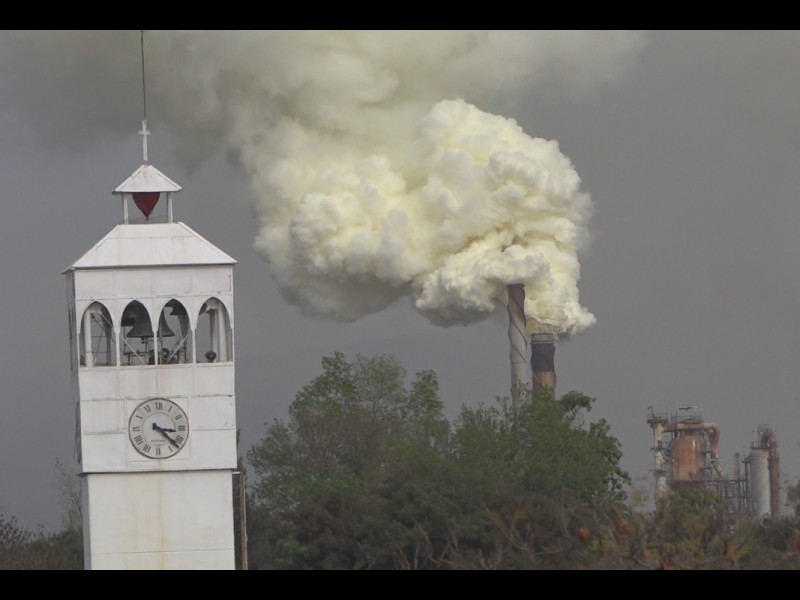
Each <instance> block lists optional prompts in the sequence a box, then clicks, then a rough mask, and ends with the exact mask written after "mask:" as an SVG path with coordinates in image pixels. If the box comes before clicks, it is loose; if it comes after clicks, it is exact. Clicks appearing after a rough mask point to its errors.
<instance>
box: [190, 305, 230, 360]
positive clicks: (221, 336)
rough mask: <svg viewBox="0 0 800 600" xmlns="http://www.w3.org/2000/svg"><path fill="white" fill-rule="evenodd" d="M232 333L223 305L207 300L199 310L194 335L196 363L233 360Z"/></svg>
mask: <svg viewBox="0 0 800 600" xmlns="http://www.w3.org/2000/svg"><path fill="white" fill-rule="evenodd" d="M232 337H233V332H232V331H231V324H230V319H229V317H228V311H227V310H226V309H225V305H224V304H222V302H220V301H219V300H218V299H216V298H209V299H208V300H206V301H205V303H204V304H203V306H202V307H201V308H200V316H199V318H198V319H197V330H196V334H195V341H196V344H195V347H196V348H197V361H198V362H229V361H231V360H233V344H232V339H231V338H232Z"/></svg>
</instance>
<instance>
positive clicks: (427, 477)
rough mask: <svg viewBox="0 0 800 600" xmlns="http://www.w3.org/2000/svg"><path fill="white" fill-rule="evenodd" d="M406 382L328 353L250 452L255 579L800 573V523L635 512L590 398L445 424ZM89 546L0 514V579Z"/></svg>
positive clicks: (423, 391)
mask: <svg viewBox="0 0 800 600" xmlns="http://www.w3.org/2000/svg"><path fill="white" fill-rule="evenodd" d="M408 379H409V378H408V377H407V373H406V371H405V370H404V369H403V367H402V366H401V365H400V363H399V362H398V361H397V359H395V358H394V357H391V356H385V355H379V356H374V357H365V356H360V355H359V356H358V357H357V358H356V360H354V361H352V362H350V361H348V360H346V359H345V357H344V355H342V354H340V353H336V354H335V355H334V356H332V357H327V358H324V359H323V361H322V374H321V375H319V376H318V377H316V378H315V379H314V380H313V381H312V382H311V383H310V384H309V385H307V386H306V387H304V388H303V389H302V390H300V392H299V393H298V394H297V396H296V398H295V401H294V402H293V403H292V405H291V407H290V409H289V415H288V419H286V420H285V421H284V420H275V421H273V422H272V423H270V424H268V426H267V430H266V435H265V437H264V438H263V439H262V440H261V441H260V442H259V443H258V444H257V445H255V446H253V447H252V448H250V449H249V450H247V452H246V458H247V463H248V464H249V466H250V468H251V472H252V473H254V475H255V477H254V478H253V480H252V481H251V482H250V485H249V486H248V493H247V505H248V506H247V519H246V523H247V541H248V543H247V546H248V552H247V559H248V567H249V568H250V569H317V570H319V569H348V570H350V569H573V570H574V569H619V570H621V569H781V568H785V569H796V568H800V520H798V518H797V517H785V518H782V519H774V520H765V521H750V522H744V523H738V524H735V526H733V525H734V524H732V523H731V522H730V519H729V517H728V515H726V512H725V507H724V504H723V503H722V502H721V500H720V499H719V498H718V497H717V496H715V495H714V494H712V493H710V492H708V491H706V490H703V489H685V490H678V491H675V492H673V493H671V494H670V495H669V496H667V497H666V498H665V499H664V500H663V501H661V502H659V504H658V505H657V506H656V508H655V510H654V511H652V512H644V511H641V510H638V509H637V507H636V506H634V504H633V503H632V502H631V501H630V498H629V497H628V492H629V490H630V480H629V477H628V475H627V474H626V473H625V472H624V471H623V470H621V469H620V466H619V461H620V458H621V450H620V445H619V442H618V440H617V439H616V438H614V437H613V436H612V435H611V434H610V427H609V425H608V423H607V422H606V421H605V420H603V419H600V420H597V421H591V420H590V419H589V418H588V413H589V412H590V411H591V407H592V404H593V402H594V400H593V399H592V398H589V397H588V396H585V395H583V394H580V393H576V392H570V393H567V394H565V395H563V396H561V397H554V396H553V395H552V394H551V393H548V392H547V391H543V392H539V393H536V394H534V393H532V392H531V391H530V390H526V389H524V388H521V389H520V390H518V392H519V393H515V394H514V400H513V401H512V400H511V399H509V398H499V399H497V400H496V401H495V402H493V403H491V404H481V405H479V406H478V407H476V408H470V407H467V406H465V407H464V408H462V410H461V413H460V415H459V416H458V418H457V419H456V420H455V421H454V422H453V423H452V424H451V423H449V422H448V421H447V420H446V419H445V418H444V416H443V407H442V403H441V400H440V399H439V389H438V382H437V379H436V375H435V373H433V372H432V371H423V372H420V373H417V374H416V375H415V377H414V378H413V379H411V381H410V382H409V381H408ZM240 466H241V465H240ZM796 492H797V490H795V491H794V496H793V495H791V494H790V498H793V499H794V500H796V501H798V502H800V499H798V497H800V494H798V493H796ZM72 499H73V500H74V498H72ZM235 506H236V507H237V515H238V514H239V512H238V501H237V504H236V505H235ZM237 533H238V532H237ZM81 544H82V542H81V536H80V528H79V524H76V523H75V521H74V519H69V520H68V526H67V527H65V530H64V532H62V533H60V534H56V535H45V534H42V533H39V534H33V533H30V532H28V531H26V530H24V529H22V528H20V527H18V526H17V524H16V522H15V521H14V520H13V519H11V520H7V519H4V518H3V517H2V516H0V568H5V569H57V568H65V569H69V568H72V569H76V568H77V569H79V568H81V567H82V547H81ZM240 564H241V552H239V548H238V547H237V565H240Z"/></svg>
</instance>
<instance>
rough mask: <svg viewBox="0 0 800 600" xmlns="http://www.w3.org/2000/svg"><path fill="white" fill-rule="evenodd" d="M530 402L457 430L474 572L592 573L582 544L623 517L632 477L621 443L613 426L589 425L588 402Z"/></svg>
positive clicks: (531, 398) (470, 414) (542, 396)
mask: <svg viewBox="0 0 800 600" xmlns="http://www.w3.org/2000/svg"><path fill="white" fill-rule="evenodd" d="M522 398H523V400H522V401H520V402H512V401H510V400H509V399H508V398H498V399H497V402H496V403H495V404H494V405H493V406H488V407H487V406H483V405H481V406H479V407H478V408H477V409H472V408H468V407H466V408H464V409H462V412H461V416H460V418H459V421H458V422H457V423H456V425H455V433H454V436H453V444H452V453H451V457H450V464H451V465H452V469H453V470H454V471H456V472H457V473H458V477H457V479H456V480H457V481H458V482H459V486H460V488H461V489H460V491H459V493H458V494H457V497H458V498H460V499H461V500H462V506H461V509H462V511H463V512H462V516H463V519H462V520H461V522H460V523H457V525H456V527H457V531H458V537H459V541H460V548H462V549H464V548H470V552H465V553H463V556H462V558H463V560H465V561H466V562H465V566H467V567H474V568H478V567H483V568H485V567H492V568H576V567H579V566H586V562H587V561H588V560H589V559H588V557H584V556H582V553H583V551H584V548H585V546H584V544H583V542H582V540H581V538H582V537H583V536H585V535H587V533H586V532H591V531H595V535H597V532H598V531H599V530H600V529H601V528H603V527H608V526H609V524H610V523H611V522H612V520H613V517H614V515H616V514H619V513H620V511H622V510H623V500H624V493H623V487H624V485H625V484H626V483H627V482H628V480H629V478H628V475H627V474H626V473H625V472H624V471H622V470H621V469H620V467H619V459H620V458H621V456H622V453H621V450H620V446H619V442H618V441H617V440H616V439H615V438H614V437H612V436H611V435H610V434H609V426H608V424H607V423H606V422H605V421H604V420H600V421H598V422H595V423H586V422H585V413H586V412H588V411H589V410H590V409H591V405H592V403H593V402H594V400H593V399H592V398H589V397H588V396H585V395H583V394H580V393H577V392H570V393H568V394H566V395H564V396H562V397H561V398H559V399H555V398H553V396H552V394H551V393H549V391H548V390H541V391H539V392H538V393H532V392H531V391H530V390H527V393H526V395H524V396H522ZM489 557H491V558H489Z"/></svg>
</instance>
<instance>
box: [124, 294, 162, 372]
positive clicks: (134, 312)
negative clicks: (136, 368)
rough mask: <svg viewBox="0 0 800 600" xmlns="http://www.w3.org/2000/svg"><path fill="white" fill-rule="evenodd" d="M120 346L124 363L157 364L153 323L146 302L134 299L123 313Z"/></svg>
mask: <svg viewBox="0 0 800 600" xmlns="http://www.w3.org/2000/svg"><path fill="white" fill-rule="evenodd" d="M120 325H121V329H122V331H121V335H120V346H121V348H122V356H123V357H124V360H122V361H121V363H122V364H123V365H152V364H155V349H154V346H153V325H152V323H151V322H150V313H148V312H147V309H146V308H145V307H144V304H142V303H141V302H139V301H138V300H134V301H132V302H130V303H129V304H128V306H126V307H125V310H124V311H123V313H122V320H121V322H120Z"/></svg>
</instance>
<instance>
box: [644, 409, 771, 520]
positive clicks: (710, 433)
mask: <svg viewBox="0 0 800 600" xmlns="http://www.w3.org/2000/svg"><path fill="white" fill-rule="evenodd" d="M647 423H648V424H649V425H650V427H651V428H652V430H653V447H652V451H653V473H654V478H655V497H656V499H659V498H663V497H664V496H666V495H667V494H669V493H670V492H672V491H674V490H677V489H681V488H701V489H706V490H710V491H713V492H715V493H716V494H717V495H718V496H719V497H720V498H721V499H722V500H723V501H724V503H725V507H726V513H727V515H728V517H729V520H730V522H731V523H735V522H737V521H740V520H742V519H753V518H756V519H760V518H763V517H772V518H778V517H780V516H781V506H782V505H783V498H782V486H781V476H780V458H779V454H778V442H777V438H776V437H775V433H774V431H773V430H772V428H770V427H768V426H766V425H761V426H759V427H758V431H757V435H756V439H755V440H753V441H752V442H751V443H750V451H749V454H748V455H747V456H746V457H744V458H743V459H742V458H741V456H740V455H739V453H736V455H735V458H734V463H733V465H732V470H731V472H726V471H725V469H724V468H723V465H722V462H721V461H720V458H719V455H718V446H719V438H720V428H719V426H718V425H717V424H716V423H712V422H708V421H706V420H705V419H704V418H703V415H702V413H701V411H700V409H699V408H698V407H696V406H680V407H678V409H677V410H675V411H674V412H672V413H658V412H655V411H654V410H653V407H652V406H651V407H649V408H648V411H647Z"/></svg>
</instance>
